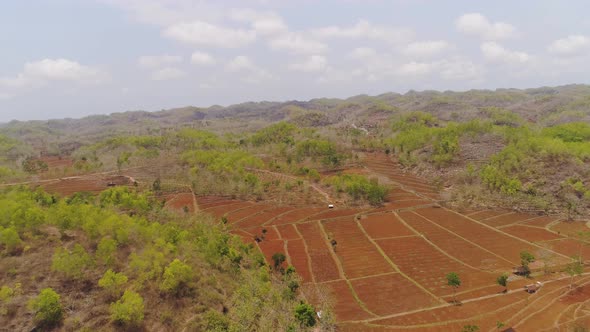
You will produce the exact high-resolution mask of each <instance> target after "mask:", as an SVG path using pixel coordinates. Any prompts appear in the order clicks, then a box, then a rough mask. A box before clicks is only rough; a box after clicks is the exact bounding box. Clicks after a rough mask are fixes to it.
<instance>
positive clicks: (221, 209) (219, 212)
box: [204, 202, 254, 218]
mask: <svg viewBox="0 0 590 332" xmlns="http://www.w3.org/2000/svg"><path fill="white" fill-rule="evenodd" d="M252 204H254V203H252V202H236V203H234V202H231V203H230V204H227V205H221V206H216V207H212V208H208V209H206V210H204V211H205V212H207V213H209V214H212V215H213V216H215V217H216V218H221V217H223V216H224V215H225V214H227V213H230V212H232V211H235V210H239V209H243V208H245V207H248V206H251V205H252Z"/></svg>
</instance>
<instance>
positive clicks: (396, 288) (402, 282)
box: [351, 273, 440, 316]
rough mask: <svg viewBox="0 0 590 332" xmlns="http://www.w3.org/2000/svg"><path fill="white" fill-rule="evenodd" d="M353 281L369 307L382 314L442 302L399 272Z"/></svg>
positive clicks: (361, 297) (356, 289) (361, 298)
mask: <svg viewBox="0 0 590 332" xmlns="http://www.w3.org/2000/svg"><path fill="white" fill-rule="evenodd" d="M351 283H352V286H353V288H354V290H355V291H356V293H357V294H358V296H359V298H360V300H361V301H362V302H363V303H365V305H366V306H367V308H368V309H369V310H370V311H371V312H373V313H375V314H377V315H381V316H382V315H390V314H395V313H400V312H404V311H409V310H415V309H420V308H428V307H431V306H434V305H436V304H440V302H439V301H437V299H436V298H435V297H433V296H432V295H430V294H428V293H426V292H424V291H423V290H422V289H420V288H419V287H418V286H416V285H415V284H413V283H412V282H411V281H409V280H408V279H406V278H405V277H404V276H402V275H401V274H399V273H390V274H385V275H378V276H371V277H365V278H359V279H353V280H351Z"/></svg>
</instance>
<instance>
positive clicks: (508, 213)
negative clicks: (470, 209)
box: [474, 210, 516, 222]
mask: <svg viewBox="0 0 590 332" xmlns="http://www.w3.org/2000/svg"><path fill="white" fill-rule="evenodd" d="M490 211H493V210H490ZM515 213H516V212H515V211H508V212H506V213H502V214H498V215H495V216H491V217H487V218H485V219H482V220H478V221H480V222H484V221H488V220H490V219H494V218H500V217H503V216H507V215H510V214H515ZM474 219H475V218H474Z"/></svg>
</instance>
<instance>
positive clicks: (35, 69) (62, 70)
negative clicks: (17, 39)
mask: <svg viewBox="0 0 590 332" xmlns="http://www.w3.org/2000/svg"><path fill="white" fill-rule="evenodd" d="M105 77H106V74H105V73H104V72H102V71H100V70H99V69H97V68H93V67H89V66H84V65H81V64H79V63H78V62H76V61H72V60H67V59H43V60H40V61H35V62H27V63H26V64H25V65H24V69H23V71H22V72H21V73H19V74H18V75H17V76H16V77H3V78H0V85H3V86H6V87H12V88H22V87H27V86H38V85H44V84H46V83H47V82H49V81H72V82H88V83H98V82H100V81H102V80H103V79H104V78H105Z"/></svg>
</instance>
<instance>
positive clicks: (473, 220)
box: [441, 206, 571, 260]
mask: <svg viewBox="0 0 590 332" xmlns="http://www.w3.org/2000/svg"><path fill="white" fill-rule="evenodd" d="M441 208H442V209H444V210H445V211H448V212H451V213H454V214H456V215H459V216H461V217H464V218H466V219H468V220H471V221H472V222H475V223H477V224H479V225H483V226H485V227H487V228H489V229H491V230H493V231H494V232H498V233H500V234H504V235H506V236H508V237H511V238H513V239H516V240H518V241H520V242H524V243H526V244H529V245H532V246H535V247H537V248H538V249H545V250H547V251H550V252H552V253H554V254H556V255H557V256H561V257H563V258H567V259H568V260H569V259H571V257H567V256H566V255H563V254H560V253H558V252H555V251H553V250H551V249H546V248H543V247H541V246H539V245H538V244H536V243H534V242H530V241H527V240H524V239H521V238H519V237H516V236H514V235H512V234H508V233H506V232H502V231H501V230H499V229H497V228H495V227H492V226H489V225H486V224H485V223H482V222H480V221H478V220H475V219H473V218H470V217H468V216H466V215H463V214H461V213H458V212H455V211H453V210H450V209H447V208H446V207H444V206H443V207H441Z"/></svg>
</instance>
